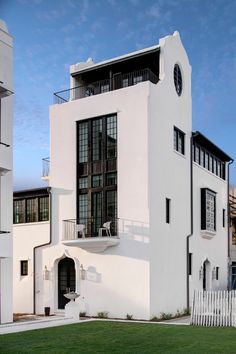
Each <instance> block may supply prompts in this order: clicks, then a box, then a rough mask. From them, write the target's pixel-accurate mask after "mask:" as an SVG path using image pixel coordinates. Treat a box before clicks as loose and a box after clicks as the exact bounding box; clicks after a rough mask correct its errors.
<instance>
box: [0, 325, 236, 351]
mask: <svg viewBox="0 0 236 354" xmlns="http://www.w3.org/2000/svg"><path fill="white" fill-rule="evenodd" d="M0 353H1V354H8V353H14V354H21V353H33V354H50V353H53V354H60V353H69V354H74V353H86V354H95V353H109V354H115V353H119V354H124V353H127V354H134V353H135V354H136V353H139V354H146V353H150V354H155V353H171V354H172V353H188V354H189V353H204V354H210V353H214V354H217V353H227V354H229V353H233V354H235V353H236V329H234V328H206V327H188V326H173V325H172V326H171V325H158V324H142V323H118V322H101V321H95V322H87V323H82V324H73V325H67V326H61V327H54V328H47V329H38V330H34V331H27V332H21V333H14V334H5V335H0Z"/></svg>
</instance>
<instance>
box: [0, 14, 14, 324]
mask: <svg viewBox="0 0 236 354" xmlns="http://www.w3.org/2000/svg"><path fill="white" fill-rule="evenodd" d="M12 87H13V80H12V36H11V35H10V34H9V32H8V30H7V26H6V24H5V23H4V22H3V21H1V20H0V323H7V322H12Z"/></svg>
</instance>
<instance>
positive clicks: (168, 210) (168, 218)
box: [166, 198, 171, 224]
mask: <svg viewBox="0 0 236 354" xmlns="http://www.w3.org/2000/svg"><path fill="white" fill-rule="evenodd" d="M170 201H171V200H170V199H169V198H166V223H167V224H169V223H170Z"/></svg>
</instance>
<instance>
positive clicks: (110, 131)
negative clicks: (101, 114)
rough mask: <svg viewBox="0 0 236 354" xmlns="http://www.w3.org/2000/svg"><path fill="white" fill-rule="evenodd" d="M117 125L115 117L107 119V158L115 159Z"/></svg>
mask: <svg viewBox="0 0 236 354" xmlns="http://www.w3.org/2000/svg"><path fill="white" fill-rule="evenodd" d="M116 140H117V123H116V116H110V117H107V154H106V155H107V158H108V159H110V158H115V157H116V149H117V143H116Z"/></svg>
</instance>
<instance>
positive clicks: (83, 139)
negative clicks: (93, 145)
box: [79, 122, 88, 163]
mask: <svg viewBox="0 0 236 354" xmlns="http://www.w3.org/2000/svg"><path fill="white" fill-rule="evenodd" d="M87 161H88V122H83V123H79V162H80V163H84V162H87Z"/></svg>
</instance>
